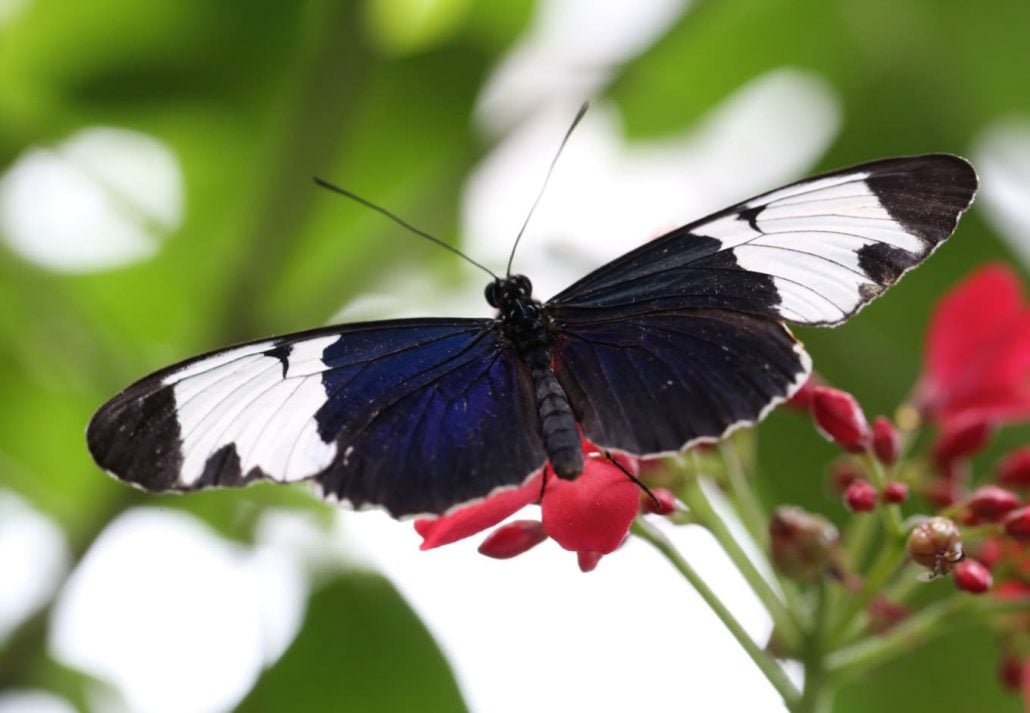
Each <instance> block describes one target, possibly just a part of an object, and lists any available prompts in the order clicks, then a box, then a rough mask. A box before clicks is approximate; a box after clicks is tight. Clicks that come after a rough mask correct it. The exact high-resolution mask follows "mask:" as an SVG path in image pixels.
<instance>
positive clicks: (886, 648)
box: [825, 594, 976, 681]
mask: <svg viewBox="0 0 1030 713" xmlns="http://www.w3.org/2000/svg"><path fill="white" fill-rule="evenodd" d="M975 607H976V600H975V599H974V598H973V597H971V596H969V595H968V594H955V595H953V596H952V597H950V598H948V599H946V600H944V601H942V602H937V603H936V604H931V605H930V606H928V607H927V608H926V609H923V610H922V611H921V612H919V613H918V614H916V615H914V616H913V617H911V618H910V619H908V620H906V621H903V622H902V623H900V624H898V625H897V626H895V627H894V628H893V629H891V630H890V631H889V632H888V633H886V634H883V635H881V636H870V637H866V638H864V639H862V640H861V641H859V642H857V643H855V644H852V645H851V646H849V647H847V648H844V649H841V650H839V651H837V652H835V653H832V654H830V655H829V656H827V658H826V662H825V665H826V671H827V672H828V674H829V675H831V676H832V677H833V678H834V679H835V680H837V681H843V680H846V679H849V678H854V677H856V676H858V675H860V674H862V673H865V672H866V671H868V670H869V669H871V668H874V667H876V666H879V665H882V664H884V663H886V662H887V661H889V660H891V659H893V658H896V657H898V656H900V655H902V654H904V653H907V652H909V651H911V650H912V649H915V648H916V647H918V646H921V645H922V644H924V643H926V642H927V641H928V640H930V639H932V638H933V637H935V636H940V635H942V634H944V633H946V632H948V631H951V630H952V629H953V628H955V627H956V626H959V625H961V623H959V622H955V621H954V618H955V617H956V616H957V615H959V614H962V613H964V612H967V611H970V610H971V609H973V608H975Z"/></svg>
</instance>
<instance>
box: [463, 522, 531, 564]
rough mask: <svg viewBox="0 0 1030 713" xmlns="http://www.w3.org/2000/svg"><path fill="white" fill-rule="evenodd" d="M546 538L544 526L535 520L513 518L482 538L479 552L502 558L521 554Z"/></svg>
mask: <svg viewBox="0 0 1030 713" xmlns="http://www.w3.org/2000/svg"><path fill="white" fill-rule="evenodd" d="M546 539H547V533H546V532H544V526H543V525H542V524H541V523H539V522H537V521H536V520H515V521H514V522H509V523H508V524H506V525H501V526H500V527H498V528H497V529H496V530H494V531H493V532H491V533H490V535H489V536H488V537H487V538H486V539H485V540H483V543H482V544H481V545H480V546H479V554H481V555H486V556H487V557H493V558H494V559H499V560H504V559H509V558H511V557H514V556H516V555H521V554H522V553H523V552H525V551H526V550H529V549H532V548H533V547H536V546H537V545H539V544H540V543H541V542H543V541H544V540H546Z"/></svg>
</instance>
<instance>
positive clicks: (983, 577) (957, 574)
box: [952, 560, 994, 594]
mask: <svg viewBox="0 0 1030 713" xmlns="http://www.w3.org/2000/svg"><path fill="white" fill-rule="evenodd" d="M952 577H954V579H955V586H956V587H958V588H959V589H961V590H962V591H963V592H969V593H970V594H983V593H984V592H986V591H987V590H988V589H990V588H991V585H992V584H993V583H994V581H993V579H992V578H991V572H990V570H988V569H987V568H986V567H984V566H983V565H982V564H980V563H979V562H977V561H976V560H965V561H963V562H959V563H958V564H956V565H955V571H954V572H953V573H952Z"/></svg>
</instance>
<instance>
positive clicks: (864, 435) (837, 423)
mask: <svg viewBox="0 0 1030 713" xmlns="http://www.w3.org/2000/svg"><path fill="white" fill-rule="evenodd" d="M812 416H813V418H814V419H815V423H816V427H817V428H818V429H819V431H820V432H822V434H823V435H824V436H826V438H828V439H829V440H831V441H833V442H834V443H836V444H837V445H838V446H840V447H841V448H843V449H844V450H846V451H848V452H850V453H861V452H863V451H865V450H866V449H867V448H868V447H869V439H870V432H869V423H868V422H867V421H866V420H865V414H863V413H862V408H861V407H860V406H859V405H858V402H857V401H856V400H855V397H854V396H852V395H851V394H849V393H847V392H846V391H841V390H839V389H834V388H831V387H829V386H817V387H815V388H814V389H812Z"/></svg>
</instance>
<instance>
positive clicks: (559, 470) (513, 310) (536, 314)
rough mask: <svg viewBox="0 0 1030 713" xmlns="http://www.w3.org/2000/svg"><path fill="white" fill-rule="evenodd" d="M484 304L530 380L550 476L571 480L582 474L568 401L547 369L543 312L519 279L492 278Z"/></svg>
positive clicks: (547, 335)
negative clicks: (493, 310) (492, 312)
mask: <svg viewBox="0 0 1030 713" xmlns="http://www.w3.org/2000/svg"><path fill="white" fill-rule="evenodd" d="M486 301H487V302H489V303H490V305H491V306H492V307H495V308H497V311H498V314H497V318H498V321H499V322H500V325H501V328H502V329H503V331H504V334H505V336H506V337H507V338H508V340H509V342H510V343H511V345H512V346H513V347H514V349H515V352H516V354H518V357H519V359H520V361H521V362H522V363H523V364H525V365H526V368H527V369H529V373H530V376H531V377H532V379H533V389H534V396H535V399H536V406H537V414H538V415H539V417H540V435H541V437H542V438H543V441H544V450H545V451H546V452H547V457H548V459H549V460H550V462H551V467H552V468H553V469H554V472H555V473H556V474H557V475H558V476H559V477H561V478H567V479H572V478H575V477H576V476H577V475H579V474H580V473H582V472H583V452H582V449H581V448H580V443H579V428H578V426H577V424H576V417H575V416H574V415H573V413H572V408H571V407H570V406H569V397H568V395H567V394H566V393H565V389H563V388H562V386H561V383H559V381H558V377H557V376H556V375H555V373H554V369H553V368H552V366H551V364H552V358H551V357H552V353H551V346H552V338H551V331H550V328H549V324H548V318H547V314H546V312H545V311H544V306H543V305H542V304H541V303H540V302H539V301H538V300H535V299H533V285H532V283H530V281H529V278H527V277H526V276H525V275H511V276H509V277H505V278H497V279H496V280H494V281H493V282H491V283H490V284H488V285H487V286H486Z"/></svg>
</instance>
